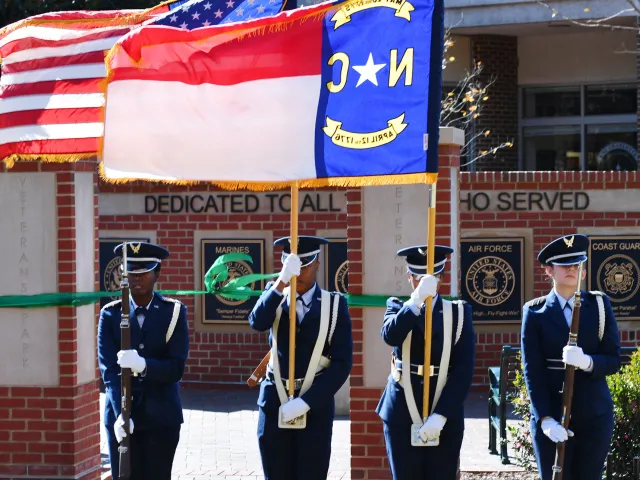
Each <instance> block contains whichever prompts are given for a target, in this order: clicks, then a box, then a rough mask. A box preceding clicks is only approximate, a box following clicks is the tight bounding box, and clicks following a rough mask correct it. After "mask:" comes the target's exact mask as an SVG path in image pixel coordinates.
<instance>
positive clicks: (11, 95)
mask: <svg viewBox="0 0 640 480" xmlns="http://www.w3.org/2000/svg"><path fill="white" fill-rule="evenodd" d="M250 2H251V3H250ZM261 2H262V3H261ZM269 2H271V3H269ZM265 3H266V5H264V4H265ZM229 5H232V6H229ZM233 5H235V7H234V6H233ZM262 5H264V8H261V6H262ZM267 5H269V8H267ZM223 7H224V9H223ZM281 8H282V0H246V1H245V2H243V3H240V2H238V1H237V0H236V1H234V0H228V1H226V2H223V1H222V0H213V1H212V0H190V1H188V2H184V1H183V0H177V1H176V2H173V3H172V4H167V3H163V4H161V5H159V6H158V7H156V8H154V9H150V10H145V11H135V10H123V11H74V12H58V13H50V14H43V15H38V16H35V17H31V18H28V19H25V20H22V21H20V22H17V23H15V24H12V25H9V26H7V27H5V28H3V29H2V30H0V59H1V62H2V63H1V65H0V161H2V160H4V161H5V163H6V165H7V166H8V167H9V168H10V167H11V166H12V165H13V163H14V161H16V160H44V161H75V160H78V159H82V158H92V157H95V156H96V155H97V153H98V151H99V150H100V144H101V141H102V137H103V133H104V105H105V99H104V93H103V87H104V85H103V82H104V81H105V76H106V68H105V63H104V58H105V55H106V53H107V52H108V51H109V50H110V49H111V47H113V46H114V45H115V44H116V42H117V41H118V40H119V39H120V38H122V36H123V35H126V34H127V33H129V32H130V31H131V30H133V29H136V28H138V27H139V26H140V25H142V24H143V23H146V24H148V23H149V22H152V23H153V20H157V22H158V23H157V24H159V25H169V26H173V27H175V28H183V29H193V28H197V27H201V26H203V25H205V23H206V22H209V25H214V24H216V23H220V22H221V21H226V20H228V21H233V22H237V21H242V20H246V19H248V17H249V16H250V15H251V16H252V18H256V17H263V16H267V15H271V14H274V13H277V12H279V11H280V10H281ZM219 12H222V14H221V15H220V13H219ZM174 15H175V18H176V20H177V18H178V17H179V18H180V19H181V20H180V22H179V23H178V25H174V24H175V23H176V22H173V21H172V19H173V18H174ZM187 20H189V21H188V22H187ZM165 22H166V23H165Z"/></svg>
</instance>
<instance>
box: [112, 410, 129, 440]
mask: <svg viewBox="0 0 640 480" xmlns="http://www.w3.org/2000/svg"><path fill="white" fill-rule="evenodd" d="M113 432H114V433H115V434H116V440H118V443H120V442H121V441H122V439H123V438H124V437H126V436H127V432H125V431H124V419H123V418H122V414H120V415H118V418H117V419H116V423H114V424H113ZM129 433H131V434H133V419H132V418H129Z"/></svg>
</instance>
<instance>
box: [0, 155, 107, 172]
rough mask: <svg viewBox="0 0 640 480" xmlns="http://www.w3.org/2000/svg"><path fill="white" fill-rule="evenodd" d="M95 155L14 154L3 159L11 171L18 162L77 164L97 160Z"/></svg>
mask: <svg viewBox="0 0 640 480" xmlns="http://www.w3.org/2000/svg"><path fill="white" fill-rule="evenodd" d="M96 158H97V156H96V154H95V153H60V154H45V155H41V154H24V153H12V154H11V155H9V156H7V157H5V158H3V159H2V160H0V161H4V164H5V165H6V167H7V170H11V169H12V168H13V166H14V165H15V163H16V162H44V163H75V162H79V161H80V160H96Z"/></svg>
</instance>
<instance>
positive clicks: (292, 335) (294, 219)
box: [289, 182, 298, 400]
mask: <svg viewBox="0 0 640 480" xmlns="http://www.w3.org/2000/svg"><path fill="white" fill-rule="evenodd" d="M290 243H291V246H290V248H291V253H292V254H293V255H297V254H298V183H297V182H296V183H294V184H293V185H292V186H291V240H290ZM296 284H297V277H296V276H295V275H294V276H293V277H291V282H290V283H289V400H292V399H293V393H294V391H295V389H294V384H293V383H294V380H295V378H296V377H295V375H296V299H297V292H296Z"/></svg>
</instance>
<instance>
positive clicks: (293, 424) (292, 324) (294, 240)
mask: <svg viewBox="0 0 640 480" xmlns="http://www.w3.org/2000/svg"><path fill="white" fill-rule="evenodd" d="M298 198H299V197H298V182H295V183H294V184H293V185H291V233H290V237H291V238H290V249H291V254H294V255H295V254H297V253H298V210H299V202H298ZM296 280H297V278H296V276H295V275H294V276H293V277H291V281H290V282H289V385H288V394H289V401H291V400H293V398H294V393H295V378H296V377H295V375H296V329H297V324H296V300H297V292H296V283H297V282H296ZM280 408H281V411H280V413H279V415H278V426H279V427H280V428H305V426H306V424H307V415H306V414H305V415H303V416H300V417H297V418H295V419H293V420H291V421H290V422H288V423H287V422H284V421H283V420H282V406H281V407H280Z"/></svg>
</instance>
